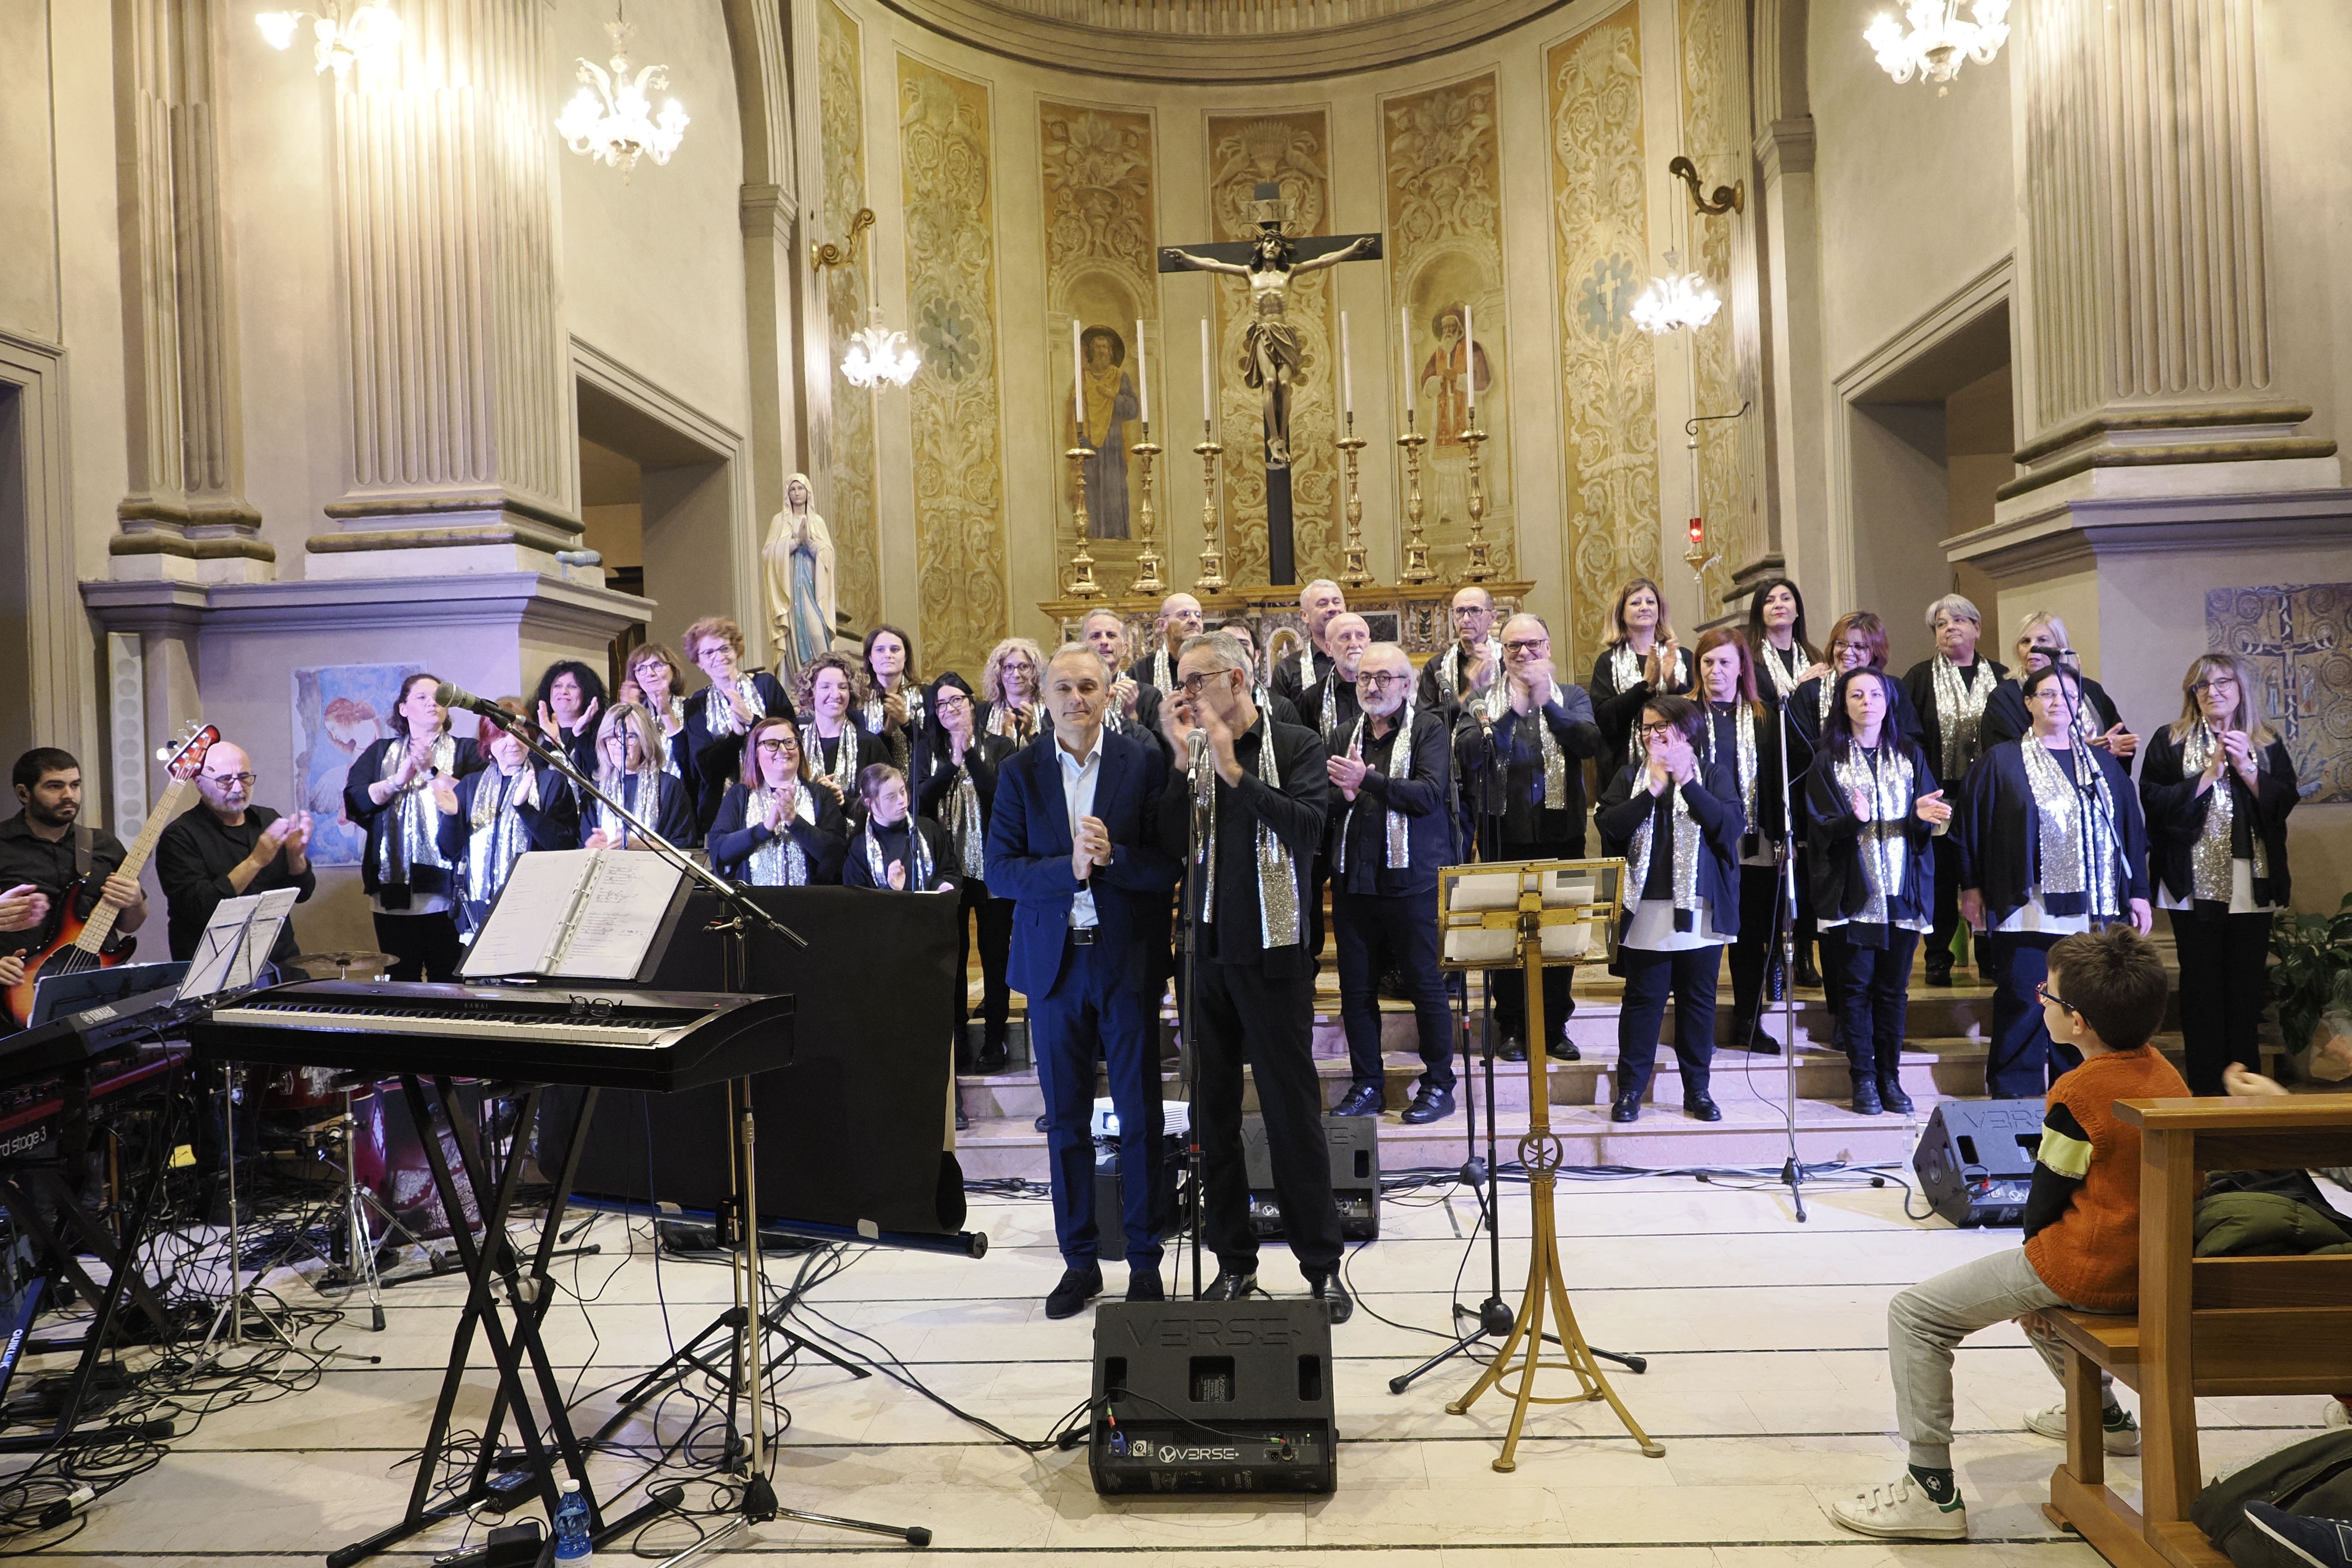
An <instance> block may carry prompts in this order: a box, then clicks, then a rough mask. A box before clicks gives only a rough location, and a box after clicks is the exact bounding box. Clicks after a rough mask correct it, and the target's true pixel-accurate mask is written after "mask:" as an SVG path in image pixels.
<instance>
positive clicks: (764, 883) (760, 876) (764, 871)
mask: <svg viewBox="0 0 2352 1568" xmlns="http://www.w3.org/2000/svg"><path fill="white" fill-rule="evenodd" d="M776 795H777V792H776V791H775V790H772V789H770V788H768V787H767V786H766V785H764V784H762V785H761V787H760V788H758V789H755V790H753V791H752V792H751V798H750V799H749V800H747V801H745V802H744V803H743V816H744V820H745V821H747V822H765V821H767V819H768V806H769V805H770V804H771V803H772V801H774V799H775V798H776ZM792 815H793V816H795V817H798V818H799V819H800V820H801V821H803V822H805V823H807V824H808V825H809V826H812V827H814V826H816V796H815V795H813V794H811V793H810V791H809V789H808V786H807V785H805V784H803V785H801V786H800V787H799V788H797V789H795V790H793V809H792ZM747 865H748V867H749V868H750V870H751V885H752V886H753V887H755V888H805V887H807V886H808V853H807V851H805V850H803V848H802V847H800V842H799V841H798V840H797V839H795V838H794V837H793V830H792V827H791V826H790V825H789V824H787V825H786V826H784V827H783V829H782V831H780V832H778V833H777V834H776V835H774V837H771V838H770V839H769V840H768V841H767V842H766V843H765V844H762V845H761V846H760V847H758V848H757V849H754V850H752V851H751V859H750V860H749V861H748V862H747Z"/></svg>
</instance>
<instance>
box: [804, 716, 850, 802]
mask: <svg viewBox="0 0 2352 1568" xmlns="http://www.w3.org/2000/svg"><path fill="white" fill-rule="evenodd" d="M809 743H810V745H812V746H813V747H814V748H815V751H816V756H815V758H814V761H815V763H816V767H817V776H818V777H819V778H828V779H831V780H832V781H833V782H834V784H835V785H836V786H838V787H839V789H840V790H841V798H842V799H844V800H850V799H854V798H855V797H856V795H857V731H856V730H854V729H852V728H851V727H850V726H848V725H846V724H844V725H843V726H842V727H841V738H840V740H838V741H837V742H835V744H834V752H833V766H831V767H829V768H828V767H826V766H825V765H824V736H822V735H820V734H818V733H817V732H816V727H815V726H814V725H811V726H810V727H809Z"/></svg>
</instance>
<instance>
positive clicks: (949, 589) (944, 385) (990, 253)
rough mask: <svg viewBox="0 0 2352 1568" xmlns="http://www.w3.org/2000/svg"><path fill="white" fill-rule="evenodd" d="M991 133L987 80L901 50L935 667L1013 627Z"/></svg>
mask: <svg viewBox="0 0 2352 1568" xmlns="http://www.w3.org/2000/svg"><path fill="white" fill-rule="evenodd" d="M991 143H992V135H991V130H990V121H989V101H988V89H987V87H986V86H985V85H984V84H982V83H980V82H975V81H967V80H965V79H963V78H961V77H959V76H953V75H950V73H948V72H946V71H943V70H940V68H938V67H936V66H933V65H930V64H929V63H927V62H925V61H923V60H919V59H917V58H914V57H913V56H911V55H904V54H902V55H900V56H899V57H898V160H899V165H900V177H901V179H902V181H903V182H904V188H905V198H906V207H907V308H908V314H909V315H910V316H912V318H913V319H914V322H915V333H916V336H917V337H918V338H919V339H920V340H921V342H922V348H923V374H920V375H918V376H917V377H916V378H915V379H914V382H913V383H912V384H911V385H910V386H909V387H908V416H909V421H910V424H911V426H912V428H913V434H914V453H915V464H914V467H915V473H914V490H915V561H916V566H915V584H916V591H917V595H918V597H919V605H920V612H919V617H918V621H917V627H918V629H917V632H916V636H917V637H918V638H919V649H918V651H919V655H920V657H921V658H922V661H923V667H924V668H928V669H962V670H967V671H977V670H978V669H979V668H980V667H981V664H982V661H983V660H984V659H985V658H987V657H988V650H989V649H990V648H991V647H994V646H995V644H996V642H997V640H998V639H999V638H1001V637H1003V636H1005V634H1006V627H1007V624H1008V619H1007V613H1006V605H1007V602H1008V601H1007V597H1006V590H1005V578H1004V572H1005V527H1004V476H1003V451H1002V447H1001V443H1000V438H999V435H998V430H997V422H998V421H997V403H998V398H999V396H1000V391H999V385H998V370H999V365H998V356H997V339H996V331H997V322H996V238H995V234H996V229H995V221H996V216H995V213H996V204H995V201H994V193H993V189H992V178H991V170H992V167H993V165H992V163H991V161H990V160H991V157H992V145H991Z"/></svg>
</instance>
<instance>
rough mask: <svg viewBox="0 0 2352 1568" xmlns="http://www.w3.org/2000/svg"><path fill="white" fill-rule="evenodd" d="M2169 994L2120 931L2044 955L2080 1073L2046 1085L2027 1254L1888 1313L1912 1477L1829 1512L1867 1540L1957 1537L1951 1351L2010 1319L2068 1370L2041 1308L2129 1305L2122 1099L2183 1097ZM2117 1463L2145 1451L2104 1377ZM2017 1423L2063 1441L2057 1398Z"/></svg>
mask: <svg viewBox="0 0 2352 1568" xmlns="http://www.w3.org/2000/svg"><path fill="white" fill-rule="evenodd" d="M2170 990H2171V984H2170V982H2169V981H2168V980H2167V979H2166V977H2165V973H2164V964H2163V962H2162V961H2161V960H2160V959H2159V958H2158V956H2157V951H2156V948H2155V946H2154V945H2153V944H2152V943H2150V942H2148V941H2147V938H2145V937H2143V936H2141V935H2139V933H2138V932H2137V931H2133V930H2132V929H2131V928H2130V927H2129V926H2123V925H2118V926H2111V927H2109V928H2108V929H2106V930H2105V931H2094V932H2085V933H2084V934H2080V935H2076V936H2070V937H2066V938H2064V939H2063V940H2062V941H2061V942H2058V943H2057V945H2056V946H2054V947H2053V948H2052V949H2051V950H2050V976H2049V978H2048V979H2047V980H2046V981H2044V982H2043V983H2042V985H2041V986H2040V987H2038V991H2039V994H2040V996H2041V1001H2042V1023H2043V1024H2044V1025H2045V1026H2047V1027H2048V1028H2049V1030H2050V1037H2051V1038H2052V1039H2053V1040H2055V1041H2058V1042H2059V1043H2060V1044H2062V1045H2070V1046H2073V1047H2074V1048H2075V1049H2077V1050H2079V1051H2081V1052H2082V1054H2083V1065H2082V1066H2080V1067H2078V1068H2074V1070H2073V1071H2071V1072H2069V1073H2067V1074H2066V1075H2065V1076H2064V1077H2063V1078H2061V1079H2059V1080H2058V1081H2057V1083H2056V1084H2055V1085H2053V1087H2052V1089H2051V1090H2050V1098H2049V1107H2050V1109H2049V1111H2048V1113H2047V1114H2046V1115H2045V1116H2043V1118H2042V1142H2041V1146H2040V1149H2039V1150H2038V1151H2037V1152H2036V1155H2035V1159H2034V1165H2033V1186H2032V1191H2031V1193H2030V1194H2028V1195H2027V1198H2026V1204H2025V1245H2024V1247H2021V1248H2019V1249H2018V1250H2016V1251H2014V1252H1997V1253H1994V1254H1993V1255H1991V1256H1990V1257H1988V1258H1979V1259H1978V1260H1977V1261H1975V1262H1974V1263H1969V1264H1963V1265H1962V1266H1961V1267H1959V1268H1955V1269H1952V1270H1950V1271H1949V1272H1948V1273H1944V1274H1938V1275H1937V1276H1936V1278H1934V1279H1929V1280H1927V1281H1926V1282H1925V1283H1923V1284H1918V1285H1914V1286H1913V1287H1911V1288H1910V1289H1907V1290H1906V1291H1904V1292H1903V1293H1902V1294H1900V1295H1898V1296H1896V1297H1895V1300H1893V1301H1892V1302H1890V1303H1888V1305H1887V1309H1886V1357H1887V1362H1888V1370H1889V1373H1890V1376H1891V1380H1892V1381H1893V1383H1894V1384H1895V1423H1896V1425H1897V1426H1898V1427H1900V1429H1901V1431H1902V1434H1903V1440H1904V1441H1905V1442H1906V1443H1907V1444H1909V1445H1910V1447H1911V1456H1910V1468H1909V1469H1907V1470H1906V1471H1905V1472H1904V1474H1902V1475H1901V1476H1899V1477H1897V1478H1896V1479H1895V1481H1894V1483H1893V1484H1891V1485H1888V1486H1881V1487H1873V1488H1871V1489H1869V1490H1868V1491H1866V1492H1863V1493H1861V1494H1860V1495H1859V1496H1856V1497H1852V1498H1849V1499H1847V1500H1845V1501H1843V1502H1842V1503H1838V1504H1835V1505H1833V1506H1832V1508H1831V1510H1830V1517H1831V1518H1832V1519H1834V1520H1836V1521H1838V1522H1839V1523H1840V1524H1842V1525H1843V1526H1845V1527H1846V1528H1847V1529H1848V1530H1852V1531H1860V1532H1861V1533H1862V1534H1864V1535H1878V1536H1888V1537H1893V1538H1895V1539H1899V1540H1915V1541H1962V1540H1966V1539H1967V1538H1968V1533H1969V1515H1968V1510H1967V1508H1966V1506H1965V1505H1964V1504H1963V1503H1962V1502H1961V1500H1960V1493H1959V1488H1958V1485H1957V1484H1956V1483H1955V1482H1954V1480H1953V1479H1952V1352H1953V1350H1954V1348H1955V1347H1956V1346H1958V1344H1959V1342H1961V1341H1962V1340H1963V1339H1966V1338H1967V1337H1968V1336H1969V1335H1970V1334H1972V1333H1975V1332H1976V1331H1978V1330H1979V1329H1986V1328H1990V1327H1991V1326H1992V1325H1993V1324H1995V1323H1999V1322H2003V1321H2008V1320H2010V1319H2012V1318H2013V1319H2016V1320H2017V1321H2018V1322H2019V1324H2020V1326H2021V1327H2022V1328H2023V1329H2024V1330H2025V1331H2026V1337H2027V1338H2028V1339H2029V1340H2030V1341H2031V1342H2032V1345H2033V1348H2034V1349H2035V1350H2037V1351H2039V1352H2042V1361H2043V1362H2044V1363H2047V1364H2048V1365H2049V1368H2050V1372H2051V1375H2053V1377H2055V1376H2063V1372H2064V1368H2065V1362H2064V1358H2063V1353H2062V1352H2061V1351H2060V1348H2059V1344H2058V1342H2057V1341H2056V1340H2055V1339H2054V1338H2053V1336H2052V1335H2051V1333H2050V1331H2049V1330H2048V1328H2047V1327H2046V1326H2045V1325H2044V1324H2043V1322H2042V1318H2041V1313H2042V1310H2044V1309H2046V1308H2051V1307H2074V1308H2078V1309H2081V1310H2085V1311H2093V1312H2128V1311H2132V1310H2135V1309H2136V1308H2137V1306H2138V1303H2139V1144H2140V1139H2139V1130H2138V1129H2137V1128H2136V1127H2133V1126H2131V1125H2129V1124H2128V1123H2126V1122H2124V1121H2121V1120H2119V1119H2118V1118H2117V1117H2116V1114H2115V1103H2116V1100H2165V1099H2176V1098H2182V1097H2185V1096H2187V1094H2188V1093H2189V1086H2188V1085H2187V1084H2186V1083H2184V1082H2182V1081H2181V1078H2180V1075H2179V1073H2178V1072H2176V1071H2174V1070H2173V1068H2172V1064H2171V1063H2170V1062H2168V1061H2166V1060H2165V1059H2164V1058H2163V1057H2161V1056H2159V1055H2158V1053H2157V1051H2156V1048H2155V1047H2153V1046H2150V1045H2149V1044H2148V1043H2147V1042H2148V1037H2150V1036H2152V1035H2154V1034H2155V1033H2156V1031H2157V1027H2158V1026H2159V1025H2160V1024H2162V1023H2163V1021H2164V1005H2165V998H2166V996H2167V994H2168V993H2169V991H2170ZM2100 1395H2101V1399H2102V1402H2103V1404H2104V1405H2105V1412H2106V1420H2105V1426H2106V1436H2105V1446H2106V1449H2107V1452H2109V1453H2111V1454H2131V1453H2137V1452H2138V1451H2139V1428H2138V1426H2137V1425H2136V1424H2134V1422H2133V1421H2132V1418H2131V1417H2130V1416H2129V1415H2126V1414H2125V1412H2124V1410H2123V1408H2122V1407H2121V1406H2120V1405H2117V1404H2116V1396H2115V1389H2114V1386H2113V1384H2112V1383H2111V1382H2110V1381H2109V1380H2107V1379H2106V1378H2105V1377H2104V1376H2103V1377H2102V1378H2101V1388H2100ZM2025 1424H2026V1426H2027V1427H2028V1428H2029V1429H2031V1430H2032V1431H2036V1432H2040V1433H2042V1434H2043V1435H2045V1436H2060V1437H2063V1436H2064V1435H2065V1431H2066V1412H2065V1406H2064V1405H2063V1402H2062V1403H2060V1404H2058V1405H2053V1406H2050V1407H2049V1408H2047V1409H2043V1410H2036V1411H2032V1412H2030V1413H2028V1415H2026V1417H2025Z"/></svg>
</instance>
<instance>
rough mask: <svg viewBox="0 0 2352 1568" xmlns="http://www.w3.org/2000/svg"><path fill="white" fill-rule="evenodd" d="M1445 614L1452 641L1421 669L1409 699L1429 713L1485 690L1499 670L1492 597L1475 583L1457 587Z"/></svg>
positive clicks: (1500, 652) (1500, 653) (1499, 648)
mask: <svg viewBox="0 0 2352 1568" xmlns="http://www.w3.org/2000/svg"><path fill="white" fill-rule="evenodd" d="M1446 613H1447V615H1448V616H1451V617H1452V619H1453V623H1454V640H1453V641H1452V642H1450V643H1447V644H1446V645H1445V651H1444V652H1443V653H1438V654H1433V655H1431V656H1430V659H1429V662H1428V663H1426V664H1424V665H1423V666H1422V667H1421V689H1420V690H1419V691H1418V692H1417V693H1416V694H1415V696H1414V699H1413V700H1414V702H1415V703H1416V705H1418V706H1420V707H1423V708H1426V709H1428V710H1430V711H1431V712H1433V713H1435V712H1439V711H1442V710H1446V709H1450V708H1453V707H1454V706H1456V705H1458V704H1459V703H1460V702H1461V700H1462V699H1463V698H1464V697H1465V695H1467V694H1468V693H1470V692H1472V691H1483V690H1485V689H1486V686H1487V684H1488V682H1489V680H1490V679H1492V677H1493V676H1494V674H1495V672H1496V671H1497V670H1499V669H1501V668H1503V645H1502V644H1501V643H1500V642H1497V641H1496V638H1495V595H1492V594H1489V593H1488V592H1486V589H1484V588H1481V587H1480V586H1478V585H1477V584H1475V583H1473V584H1470V586H1468V587H1466V588H1458V589H1456V590H1454V604H1453V605H1452V607H1451V608H1450V609H1449V610H1448V611H1447V612H1446Z"/></svg>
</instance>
